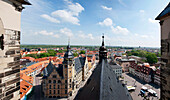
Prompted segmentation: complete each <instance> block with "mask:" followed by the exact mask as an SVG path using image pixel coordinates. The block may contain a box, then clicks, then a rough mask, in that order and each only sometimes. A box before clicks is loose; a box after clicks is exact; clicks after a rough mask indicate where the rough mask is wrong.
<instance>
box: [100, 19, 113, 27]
mask: <svg viewBox="0 0 170 100" xmlns="http://www.w3.org/2000/svg"><path fill="white" fill-rule="evenodd" d="M98 24H99V25H101V26H112V24H113V22H112V19H110V18H106V19H105V20H104V21H103V22H99V23H98Z"/></svg>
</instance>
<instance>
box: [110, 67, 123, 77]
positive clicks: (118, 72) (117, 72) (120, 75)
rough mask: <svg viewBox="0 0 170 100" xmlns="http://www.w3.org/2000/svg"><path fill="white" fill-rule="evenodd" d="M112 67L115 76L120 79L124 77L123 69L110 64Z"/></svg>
mask: <svg viewBox="0 0 170 100" xmlns="http://www.w3.org/2000/svg"><path fill="white" fill-rule="evenodd" d="M110 67H111V68H112V70H113V71H114V72H115V74H116V76H117V77H118V78H120V77H122V67H121V66H120V65H117V64H110Z"/></svg>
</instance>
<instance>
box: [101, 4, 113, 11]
mask: <svg viewBox="0 0 170 100" xmlns="http://www.w3.org/2000/svg"><path fill="white" fill-rule="evenodd" d="M101 7H102V8H103V9H105V10H112V7H110V8H109V7H106V6H103V5H102V6H101Z"/></svg>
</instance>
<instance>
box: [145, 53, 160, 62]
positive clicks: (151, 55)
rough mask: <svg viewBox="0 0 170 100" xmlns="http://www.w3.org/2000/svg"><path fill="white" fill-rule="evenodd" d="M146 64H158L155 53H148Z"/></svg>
mask: <svg viewBox="0 0 170 100" xmlns="http://www.w3.org/2000/svg"><path fill="white" fill-rule="evenodd" d="M146 59H147V62H148V63H150V64H154V63H157V62H158V59H157V56H156V54H155V53H148V55H147V56H146Z"/></svg>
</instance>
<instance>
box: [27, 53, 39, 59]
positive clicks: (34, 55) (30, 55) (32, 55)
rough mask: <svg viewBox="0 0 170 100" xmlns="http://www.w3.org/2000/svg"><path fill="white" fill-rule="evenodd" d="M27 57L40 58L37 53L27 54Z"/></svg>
mask: <svg viewBox="0 0 170 100" xmlns="http://www.w3.org/2000/svg"><path fill="white" fill-rule="evenodd" d="M25 57H33V58H35V59H37V58H38V56H37V54H27V55H25Z"/></svg>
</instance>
